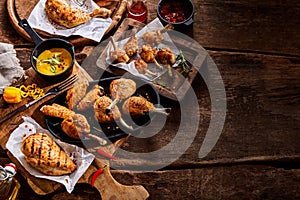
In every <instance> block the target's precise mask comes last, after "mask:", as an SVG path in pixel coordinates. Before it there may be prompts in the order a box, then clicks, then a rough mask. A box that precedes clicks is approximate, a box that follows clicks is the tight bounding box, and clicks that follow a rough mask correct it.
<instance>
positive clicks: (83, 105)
mask: <svg viewBox="0 0 300 200" xmlns="http://www.w3.org/2000/svg"><path fill="white" fill-rule="evenodd" d="M103 94H104V89H103V88H102V87H100V86H99V85H95V86H94V87H93V88H92V90H91V91H89V92H88V93H87V94H86V95H85V96H84V98H83V99H82V100H81V101H80V102H79V103H78V105H77V110H79V111H83V110H87V109H89V108H91V107H93V105H94V103H95V101H96V100H97V99H98V98H99V97H100V96H102V95H103Z"/></svg>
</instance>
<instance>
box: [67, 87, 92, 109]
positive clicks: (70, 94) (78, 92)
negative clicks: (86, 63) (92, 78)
mask: <svg viewBox="0 0 300 200" xmlns="http://www.w3.org/2000/svg"><path fill="white" fill-rule="evenodd" d="M88 86H89V83H88V82H87V81H84V82H81V83H75V85H74V87H72V88H71V89H69V90H68V91H67V94H66V102H67V105H68V108H69V109H70V110H72V109H73V108H74V107H75V106H76V105H77V104H78V103H79V101H81V99H82V98H83V97H84V96H85V94H86V90H87V88H88Z"/></svg>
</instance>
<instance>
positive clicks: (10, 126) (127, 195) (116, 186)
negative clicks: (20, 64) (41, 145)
mask: <svg viewBox="0 0 300 200" xmlns="http://www.w3.org/2000/svg"><path fill="white" fill-rule="evenodd" d="M73 73H78V74H79V76H80V77H81V78H80V80H82V79H84V78H85V79H87V80H91V77H90V76H89V74H87V73H86V71H85V70H83V69H82V68H81V66H80V65H79V64H78V63H77V62H76V63H75V66H74V70H73ZM26 74H27V75H28V76H29V78H28V79H27V80H26V82H25V83H24V84H31V83H33V82H34V83H39V87H41V88H44V89H45V88H46V89H45V90H46V91H47V90H48V89H49V88H50V87H53V86H51V85H48V86H45V85H44V86H43V82H45V81H43V80H42V79H41V78H40V77H39V76H37V74H36V72H35V71H34V70H33V69H32V68H30V69H28V70H27V71H26ZM45 84H46V83H45ZM48 84H49V83H48ZM48 100H49V99H48ZM0 101H1V102H0V103H3V99H0ZM44 102H45V101H41V102H39V103H37V104H36V105H34V106H32V107H31V108H30V109H28V110H27V111H25V112H21V113H20V114H19V115H18V116H15V117H13V118H11V119H10V120H9V122H6V123H3V124H0V145H1V147H2V148H3V149H6V147H5V145H6V143H7V141H8V138H9V136H10V133H11V132H12V131H13V130H14V129H15V128H16V127H17V126H18V125H19V124H20V123H22V119H21V116H24V115H27V116H32V117H33V118H34V119H43V116H42V115H41V112H40V111H39V108H40V106H41V105H42V104H43V103H44ZM22 103H26V102H22ZM18 106H21V105H8V107H7V108H5V109H2V111H3V113H1V116H3V114H4V115H5V113H7V112H10V111H11V110H13V109H16V108H17V107H18ZM2 108H3V107H2ZM42 121H43V120H41V122H42ZM125 140H126V138H123V139H121V140H119V141H117V142H115V144H111V145H108V146H106V147H105V148H104V149H103V148H101V149H102V150H104V151H105V152H107V153H109V154H113V153H114V152H115V150H116V148H117V146H119V145H120V144H122V142H123V141H125ZM8 156H9V158H10V159H11V161H12V162H14V163H15V164H16V166H17V168H18V170H19V172H20V173H21V174H22V176H23V177H24V178H25V179H26V180H27V183H28V184H29V186H30V187H31V188H32V189H33V190H34V191H35V192H36V193H37V194H39V195H46V194H50V193H53V192H55V191H57V190H58V189H60V188H62V187H63V185H62V184H60V183H56V182H53V181H49V180H46V179H40V178H36V177H34V176H32V175H31V174H29V173H28V172H27V171H26V170H25V168H24V167H23V166H22V165H21V164H20V163H19V162H18V161H17V159H16V158H14V157H13V155H12V154H11V153H10V152H8ZM104 166H106V167H105V170H104V172H103V173H102V174H100V175H99V176H98V178H97V179H96V181H95V188H96V189H97V190H98V191H99V193H100V194H101V198H102V199H104V200H105V199H122V200H132V199H141V200H143V199H147V198H148V197H149V194H148V192H147V190H146V189H145V188H144V187H143V186H141V185H135V186H125V185H122V184H120V183H118V182H117V181H116V180H115V179H114V178H113V177H112V175H111V173H110V168H109V161H108V160H105V159H101V158H100V157H98V156H96V158H95V160H94V162H93V163H92V165H91V166H90V167H89V168H88V169H87V171H86V172H85V174H84V175H83V176H82V177H81V179H80V180H79V183H88V184H91V178H92V176H93V175H94V173H95V172H96V171H97V170H98V169H99V168H102V167H104Z"/></svg>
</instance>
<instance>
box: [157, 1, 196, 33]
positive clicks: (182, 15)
mask: <svg viewBox="0 0 300 200" xmlns="http://www.w3.org/2000/svg"><path fill="white" fill-rule="evenodd" d="M157 16H158V18H159V19H160V21H161V22H162V23H163V24H172V25H173V26H174V28H175V29H182V28H185V27H188V26H190V25H192V23H193V17H194V4H193V3H192V1H191V0H160V1H159V3H158V6H157Z"/></svg>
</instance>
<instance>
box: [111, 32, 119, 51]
mask: <svg viewBox="0 0 300 200" xmlns="http://www.w3.org/2000/svg"><path fill="white" fill-rule="evenodd" d="M110 38H111V43H112V45H113V47H114V50H115V51H120V48H119V47H118V46H117V44H116V42H115V40H114V38H113V37H112V36H111V37H110Z"/></svg>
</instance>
